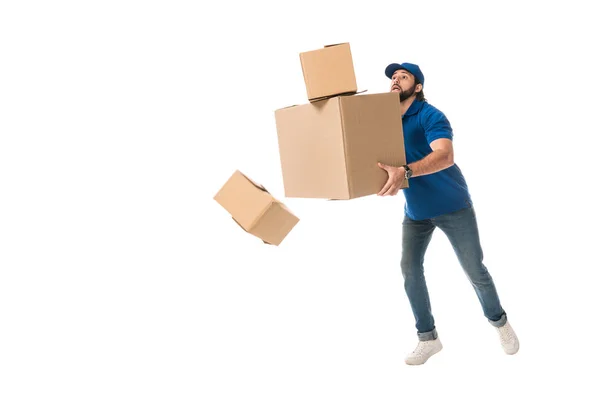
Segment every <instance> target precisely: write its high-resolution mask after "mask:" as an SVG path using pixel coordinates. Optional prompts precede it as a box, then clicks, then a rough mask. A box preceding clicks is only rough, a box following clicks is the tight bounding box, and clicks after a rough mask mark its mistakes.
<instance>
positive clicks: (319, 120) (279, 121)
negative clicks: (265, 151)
mask: <svg viewBox="0 0 600 400" xmlns="http://www.w3.org/2000/svg"><path fill="white" fill-rule="evenodd" d="M275 115H276V125H277V131H278V134H279V154H280V160H281V166H282V170H283V175H284V177H283V184H284V189H285V195H286V197H317V198H318V197H325V198H330V197H331V198H346V197H347V194H348V180H347V179H346V164H345V156H344V142H343V140H344V138H343V134H342V121H341V115H340V103H339V101H338V100H337V99H336V98H334V99H328V100H322V101H319V102H317V103H313V104H304V105H300V106H296V107H291V108H284V109H281V110H277V111H276V112H275Z"/></svg>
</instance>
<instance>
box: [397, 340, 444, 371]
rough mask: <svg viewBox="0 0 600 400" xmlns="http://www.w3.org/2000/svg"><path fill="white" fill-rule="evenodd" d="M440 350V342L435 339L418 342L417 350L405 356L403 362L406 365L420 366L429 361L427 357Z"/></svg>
mask: <svg viewBox="0 0 600 400" xmlns="http://www.w3.org/2000/svg"><path fill="white" fill-rule="evenodd" d="M440 350H442V342H440V339H439V338H437V339H435V340H424V341H419V344H418V345H417V348H416V349H415V350H414V351H413V352H412V353H410V354H409V355H407V356H406V358H405V359H404V361H405V362H406V363H407V364H408V365H421V364H424V363H425V361H427V360H429V357H431V356H432V355H434V354H435V353H437V352H439V351H440Z"/></svg>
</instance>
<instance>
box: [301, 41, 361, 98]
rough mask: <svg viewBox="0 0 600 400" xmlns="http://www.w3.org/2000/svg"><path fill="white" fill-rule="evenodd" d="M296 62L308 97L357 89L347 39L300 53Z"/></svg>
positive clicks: (318, 96) (349, 91)
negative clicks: (299, 66)
mask: <svg viewBox="0 0 600 400" xmlns="http://www.w3.org/2000/svg"><path fill="white" fill-rule="evenodd" d="M300 63H301V65H302V73H303V75H304V83H305V85H306V94H307V97H308V100H309V101H316V100H318V99H321V98H324V97H329V96H335V95H338V94H342V93H355V92H356V91H357V85H356V75H355V73H354V64H353V62H352V52H351V51H350V44H349V43H340V44H336V45H327V46H325V47H324V48H322V49H318V50H312V51H307V52H303V53H300Z"/></svg>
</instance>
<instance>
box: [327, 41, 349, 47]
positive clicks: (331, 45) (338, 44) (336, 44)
mask: <svg viewBox="0 0 600 400" xmlns="http://www.w3.org/2000/svg"><path fill="white" fill-rule="evenodd" d="M343 44H350V43H349V42H341V43H335V44H326V45H325V46H323V47H333V46H341V45H343Z"/></svg>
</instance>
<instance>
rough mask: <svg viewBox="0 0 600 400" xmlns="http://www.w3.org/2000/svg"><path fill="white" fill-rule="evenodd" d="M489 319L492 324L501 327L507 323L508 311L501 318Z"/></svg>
mask: <svg viewBox="0 0 600 400" xmlns="http://www.w3.org/2000/svg"><path fill="white" fill-rule="evenodd" d="M488 321H489V322H490V324H492V326H495V327H496V328H500V327H502V326H504V325H505V324H506V321H507V319H506V313H503V314H502V316H501V317H500V319H499V320H496V321H492V320H491V319H488Z"/></svg>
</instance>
